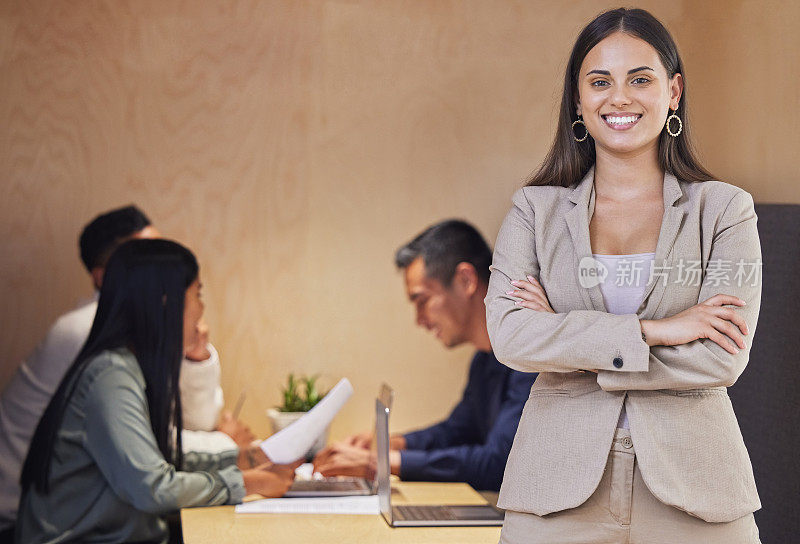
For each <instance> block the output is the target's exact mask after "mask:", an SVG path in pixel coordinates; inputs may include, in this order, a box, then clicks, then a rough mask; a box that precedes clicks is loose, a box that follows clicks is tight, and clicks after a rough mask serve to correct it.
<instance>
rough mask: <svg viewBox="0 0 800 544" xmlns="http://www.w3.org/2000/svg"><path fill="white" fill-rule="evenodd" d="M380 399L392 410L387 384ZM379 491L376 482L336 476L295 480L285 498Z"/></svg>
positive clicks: (383, 386)
mask: <svg viewBox="0 0 800 544" xmlns="http://www.w3.org/2000/svg"><path fill="white" fill-rule="evenodd" d="M378 399H380V400H381V402H383V404H384V406H389V407H390V408H391V406H392V402H393V401H394V391H393V390H392V388H391V387H389V386H388V385H386V384H385V383H383V384H381V387H380V389H379V390H378ZM372 447H373V449H374V448H375V436H374V435H373V437H372ZM376 491H377V486H376V485H375V482H373V481H370V480H367V479H365V478H350V477H341V476H335V477H332V478H324V479H322V480H295V481H294V483H292V486H291V487H290V488H289V491H287V492H286V493H285V494H284V495H283V496H284V497H289V498H291V497H346V496H355V495H374V494H375V493H376Z"/></svg>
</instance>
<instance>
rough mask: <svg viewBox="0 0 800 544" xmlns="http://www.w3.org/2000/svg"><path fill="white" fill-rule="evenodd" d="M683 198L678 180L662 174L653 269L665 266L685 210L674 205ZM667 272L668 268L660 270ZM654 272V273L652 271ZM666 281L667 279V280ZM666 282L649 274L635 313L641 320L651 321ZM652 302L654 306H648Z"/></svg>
mask: <svg viewBox="0 0 800 544" xmlns="http://www.w3.org/2000/svg"><path fill="white" fill-rule="evenodd" d="M682 196H683V190H682V189H681V186H680V184H679V183H678V180H677V179H676V178H675V176H673V175H672V174H670V173H665V174H664V217H663V218H662V220H661V231H660V232H659V234H658V244H657V245H656V255H655V258H654V260H653V266H654V267H662V266H664V265H666V264H667V262H666V260H667V257H669V254H670V252H671V251H672V246H674V245H675V240H676V238H677V237H678V231H679V230H680V228H681V225H682V224H683V217H684V215H686V210H684V209H683V208H682V207H680V206H678V205H676V204H675V203H676V202H677V201H678V200H679V199H680V198H681V197H682ZM661 271H662V272H664V273H667V272H669V269H668V268H664V269H662V270H661ZM654 272H655V271H654ZM667 279H668V278H667ZM666 284H667V281H666V280H665V278H664V277H662V276H660V275H659V274H658V273H653V274H650V281H649V283H648V284H647V287H646V288H645V291H644V297H643V299H642V304H641V305H640V306H639V309H638V310H637V311H636V313H637V314H639V315H640V316H641V317H642V319H652V318H653V315H654V314H655V311H656V309H657V306H658V303H659V302H660V301H661V297H662V296H663V295H664V291H665V290H666V288H667V285H666ZM650 300H653V301H654V302H655V304H648V303H649V302H650Z"/></svg>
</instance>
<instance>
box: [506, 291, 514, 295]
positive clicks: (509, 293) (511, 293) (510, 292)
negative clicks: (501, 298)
mask: <svg viewBox="0 0 800 544" xmlns="http://www.w3.org/2000/svg"><path fill="white" fill-rule="evenodd" d="M506 294H507V295H513V294H514V291H506Z"/></svg>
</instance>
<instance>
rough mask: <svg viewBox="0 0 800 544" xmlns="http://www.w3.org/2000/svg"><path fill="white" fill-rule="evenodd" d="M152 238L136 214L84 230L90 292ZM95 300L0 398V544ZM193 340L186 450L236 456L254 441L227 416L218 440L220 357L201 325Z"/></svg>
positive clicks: (117, 213)
mask: <svg viewBox="0 0 800 544" xmlns="http://www.w3.org/2000/svg"><path fill="white" fill-rule="evenodd" d="M158 236H159V233H158V231H157V230H156V229H155V228H154V227H153V226H152V225H151V224H150V220H149V219H148V218H147V216H146V215H145V214H144V213H142V211H141V210H139V209H138V208H137V207H135V206H126V207H124V208H119V209H116V210H111V211H110V212H107V213H104V214H102V215H99V216H98V217H96V218H95V219H94V220H92V222H91V223H89V224H88V225H86V227H85V228H84V229H83V232H82V233H81V235H80V241H79V246H80V254H81V260H82V261H83V264H84V266H86V270H87V271H88V272H89V274H90V275H91V277H92V282H93V284H94V287H95V289H97V290H99V289H100V287H101V285H102V283H103V273H104V272H105V266H106V263H107V262H108V259H109V257H110V256H111V254H112V253H113V252H114V250H115V249H116V248H117V247H118V246H119V245H120V244H121V243H122V242H124V241H126V240H129V239H132V238H155V237H158ZM97 300H98V295H97V293H95V295H94V296H93V297H92V298H91V299H90V300H88V301H85V302H84V303H82V304H81V305H80V306H79V307H78V308H76V309H74V310H72V311H71V312H68V313H66V314H64V315H63V316H61V317H60V318H58V319H57V320H56V322H55V323H54V324H53V326H52V327H51V328H50V330H49V332H48V333H47V335H46V336H45V338H44V339H43V340H42V341H41V342H40V343H39V345H38V346H37V347H36V349H35V350H34V351H33V353H31V355H30V356H29V357H28V358H27V359H26V360H25V361H23V362H22V364H21V365H20V366H19V368H18V369H17V371H16V372H15V373H14V376H13V377H12V378H11V381H10V382H9V384H8V385H7V386H6V388H5V390H4V391H3V394H2V396H0V541H2V539H3V538H4V537H5V536H6V533H8V532H9V530H10V528H11V527H13V524H14V520H15V518H16V512H17V505H18V503H19V498H20V492H21V491H20V487H19V477H20V471H21V470H22V463H23V461H24V459H25V456H26V454H27V452H28V446H29V445H30V442H31V439H32V438H33V433H34V431H35V430H36V426H37V424H38V422H39V419H40V418H41V416H42V414H43V413H44V410H45V408H47V405H48V404H49V402H50V398H51V397H52V395H53V393H54V392H55V390H56V388H57V387H58V385H59V383H60V382H61V379H62V378H63V377H64V374H65V372H66V371H67V369H68V368H69V366H70V365H71V364H72V362H73V361H74V360H75V357H77V355H78V352H79V351H80V349H81V347H83V344H84V342H85V341H86V339H87V338H88V337H89V331H90V330H91V327H92V322H93V321H94V315H95V313H96V312H97ZM199 332H200V338H201V340H200V341H199V342H198V344H197V345H195V346H189V347H188V348H187V349H186V357H185V359H184V361H183V364H182V365H181V379H180V389H181V403H182V405H183V423H184V428H185V429H186V430H184V431H183V436H182V438H183V445H184V449H185V450H187V451H225V450H231V449H236V448H237V447H238V445H244V444H247V443H249V442H250V441H251V440H252V439H253V438H255V437H254V436H253V435H252V433H250V430H249V429H248V428H247V427H245V426H244V425H241V424H240V423H238V422H236V421H235V420H233V419H232V418H231V417H230V416H228V415H226V416H225V417H224V418H223V421H221V423H220V427H221V429H220V430H224V432H219V431H215V428H216V427H217V420H218V416H219V412H220V410H221V408H222V406H223V405H224V399H223V397H222V389H221V388H220V386H219V376H220V364H219V357H218V355H217V352H216V350H215V349H214V347H213V346H212V345H211V344H210V343H208V330H207V328H206V327H205V326H204V325H201V330H200V331H199ZM223 426H224V428H222V427H223Z"/></svg>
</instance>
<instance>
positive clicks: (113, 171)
mask: <svg viewBox="0 0 800 544" xmlns="http://www.w3.org/2000/svg"><path fill="white" fill-rule="evenodd" d="M641 4H642V6H643V7H645V8H648V9H652V11H653V12H654V13H655V14H656V15H657V16H658V17H660V18H661V19H662V20H663V21H664V22H665V23H666V24H667V26H668V27H669V28H670V29H671V30H672V31H673V32H674V34H675V36H676V38H677V40H678V42H679V44H680V45H681V47H682V54H683V56H684V59H685V60H686V63H687V66H688V67H689V69H690V70H691V74H690V76H691V84H692V95H691V100H692V109H693V111H694V112H696V119H695V121H696V122H695V126H696V127H697V135H698V136H699V140H700V148H701V150H702V151H703V153H704V155H705V156H706V157H707V158H708V162H709V166H710V167H711V168H712V170H715V171H719V172H721V175H723V174H724V177H723V179H725V180H726V181H730V182H732V183H735V184H738V185H741V186H743V187H745V188H746V189H748V190H749V191H751V192H752V193H753V194H754V195H755V197H756V200H769V201H783V202H800V195H799V194H798V184H797V179H796V172H797V168H796V166H795V165H794V162H793V161H792V153H791V152H792V151H793V149H794V148H796V147H797V145H798V143H800V141H799V140H800V136H798V134H799V131H798V130H797V128H798V122H799V121H798V120H799V119H800V113H798V112H799V111H800V108H798V107H797V106H798V103H797V101H798V94H797V93H796V92H795V91H794V89H795V88H796V86H797V77H798V76H797V73H798V70H797V69H796V68H797V67H798V56H797V55H798V53H797V52H798V51H800V43H798V38H797V35H796V34H795V33H793V32H790V30H791V29H793V28H795V27H796V26H797V25H798V17H800V7H798V5H797V4H795V3H792V2H782V3H781V2H774V3H772V4H771V9H761V8H759V6H760V5H761V4H760V3H758V2H753V1H737V2H731V3H728V4H726V6H728V7H726V9H725V10H724V11H720V8H719V7H718V4H715V3H713V2H710V1H707V2H672V3H662V2H655V1H645V2H643V3H641ZM612 5H616V4H615V3H611V2H597V1H580V2H560V1H555V0H552V1H550V0H548V1H536V2H533V1H531V2H525V1H519V2H512V1H494V2H485V1H477V0H476V1H470V2H455V1H453V2H449V1H437V2H426V1H394V2H367V1H363V2H362V1H345V0H341V1H333V0H330V1H322V0H320V1H308V2H299V1H298V2H295V1H255V0H253V1H245V0H241V1H233V0H231V1H227V2H222V1H215V2H188V1H166V2H165V1H156V0H141V1H132V0H131V1H94V2H80V3H73V2H69V3H68V2H58V1H45V0H39V1H35V2H24V1H20V0H13V1H6V2H4V3H2V4H0V96H1V97H2V100H0V180H1V182H2V185H0V187H1V192H0V195H1V197H0V218H1V219H0V224H2V233H3V236H2V237H0V251H2V255H3V258H2V260H0V289H2V297H3V300H4V304H3V306H2V309H0V320H1V322H2V325H3V326H2V328H0V335H1V336H0V361H2V369H1V370H0V383H5V382H6V380H7V379H8V377H9V376H10V374H11V372H13V370H14V368H15V367H16V365H17V364H18V361H19V360H20V359H21V358H22V357H24V356H25V354H26V353H27V352H28V351H29V350H30V349H31V348H32V347H33V345H34V344H35V343H36V341H37V340H38V339H39V338H40V337H41V336H42V334H43V333H44V332H45V331H46V329H47V327H48V326H49V324H50V323H51V322H52V320H53V319H54V318H55V317H56V316H57V315H59V314H61V313H63V312H64V311H65V310H67V309H68V308H70V307H71V306H72V305H73V304H74V303H75V301H76V300H78V299H79V298H81V297H83V296H86V295H88V294H90V284H89V280H88V277H87V276H86V274H85V272H84V271H83V270H82V268H81V265H80V263H79V260H78V258H77V250H76V239H77V235H78V232H79V231H80V229H81V227H82V226H83V225H84V224H85V223H86V222H87V221H88V220H89V219H91V218H92V217H93V216H94V215H96V214H97V213H100V212H102V211H104V210H107V209H109V208H111V207H115V206H119V205H123V204H126V203H129V202H136V203H137V204H139V205H140V206H141V207H142V208H143V209H144V210H146V212H147V213H148V214H149V215H150V216H151V218H152V219H153V220H154V222H155V223H156V225H157V226H158V227H159V228H160V230H161V231H162V232H163V233H164V234H165V235H166V236H168V237H172V238H175V239H177V240H180V241H182V242H184V243H185V244H187V245H188V246H189V247H191V248H192V249H193V250H195V252H196V253H197V255H198V257H199V259H200V262H201V275H202V279H203V282H204V284H205V286H206V287H205V290H206V292H205V297H206V301H207V318H208V321H209V323H210V326H211V330H212V340H213V341H214V343H215V344H216V345H217V347H218V348H219V351H220V353H221V357H222V361H223V386H224V388H225V391H226V394H227V399H228V401H229V402H234V401H235V399H236V398H237V397H238V395H239V392H240V390H241V389H243V388H247V389H248V397H247V402H246V403H245V405H244V408H243V412H242V416H243V418H244V419H245V420H247V421H248V422H249V423H250V424H251V425H252V426H253V428H254V429H255V430H256V431H257V432H258V433H259V434H265V433H266V432H267V430H268V428H267V421H266V417H265V410H266V409H267V408H268V407H270V406H272V405H274V404H275V403H277V402H278V399H279V386H280V385H281V384H282V382H283V381H284V378H285V376H286V374H287V373H288V372H290V371H294V372H300V373H307V374H313V373H319V374H321V375H322V381H323V383H324V384H325V385H327V386H332V385H333V384H334V383H335V382H336V380H338V379H339V378H340V377H342V376H347V377H349V378H350V379H351V381H352V382H353V384H354V385H355V389H356V394H355V395H354V397H353V399H352V400H351V401H350V402H349V404H348V405H347V406H346V407H345V408H344V410H343V412H342V414H341V415H340V416H339V417H338V418H337V420H336V421H335V422H334V426H333V429H332V436H333V437H341V436H343V435H345V434H346V433H348V432H351V431H355V430H358V429H362V428H365V427H367V426H369V425H370V424H371V420H372V415H371V413H372V411H371V399H372V398H373V396H374V393H375V391H376V390H377V388H378V385H379V383H380V382H381V381H388V382H389V383H391V384H393V385H394V387H395V388H396V390H397V403H396V410H395V415H394V416H393V425H394V428H395V429H397V430H400V429H406V428H410V427H414V426H420V425H424V424H427V423H430V422H433V421H436V420H437V419H439V418H441V417H443V416H444V415H445V414H446V413H447V412H448V410H449V408H450V407H451V406H452V405H453V404H454V403H455V401H456V400H457V399H458V396H459V394H460V391H461V388H462V386H463V384H464V382H465V379H466V369H467V364H468V361H469V358H470V355H471V353H470V349H469V348H468V347H462V348H458V349H456V350H452V351H449V352H447V351H444V350H443V349H442V348H441V346H440V345H439V344H438V343H437V342H436V341H435V340H434V339H433V338H431V337H429V336H426V335H425V333H424V332H423V331H421V330H418V329H416V328H415V326H414V322H413V311H412V308H411V307H410V306H409V305H408V304H407V302H406V301H405V295H404V293H403V288H402V281H401V278H400V275H399V274H398V273H397V272H396V271H395V270H394V268H393V264H392V258H393V253H394V250H395V248H396V247H397V246H398V245H400V244H401V243H403V242H405V241H407V240H408V239H410V238H411V237H412V236H414V235H415V234H416V233H417V232H419V231H420V230H421V229H422V228H424V227H425V226H427V225H429V224H431V223H433V222H435V221H438V220H440V219H444V218H446V217H463V218H467V219H469V220H470V221H472V222H473V223H475V224H476V225H477V226H478V227H479V228H480V229H481V230H482V232H483V233H484V234H485V236H486V237H487V238H488V239H490V240H493V239H494V237H495V236H496V234H497V230H498V228H499V225H500V221H501V220H502V217H503V216H504V214H505V212H506V211H507V209H508V207H509V202H510V196H511V194H512V192H513V191H514V189H516V188H517V187H518V186H519V185H520V184H521V182H522V180H523V179H524V178H525V176H526V175H527V174H528V173H529V172H530V171H532V170H533V169H534V168H535V167H536V165H537V164H538V161H539V160H540V159H541V158H542V156H543V154H544V153H545V152H546V150H547V148H548V146H549V143H550V140H551V136H552V129H553V126H554V124H555V115H556V111H557V102H558V98H559V97H558V95H559V92H560V87H559V85H560V79H561V77H562V76H561V72H562V70H563V67H564V64H565V63H566V58H567V55H568V53H569V48H570V47H571V44H572V41H573V40H574V37H575V35H576V33H577V32H578V30H579V29H580V28H581V26H582V25H583V24H584V23H585V22H586V21H588V20H589V19H590V18H591V17H592V16H593V15H594V14H596V13H598V12H599V11H601V10H603V9H604V8H606V7H610V6H612ZM763 112H766V113H767V115H768V116H769V117H770V118H771V119H775V122H774V123H767V122H763V121H761V120H760V119H761V117H762V115H763Z"/></svg>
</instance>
